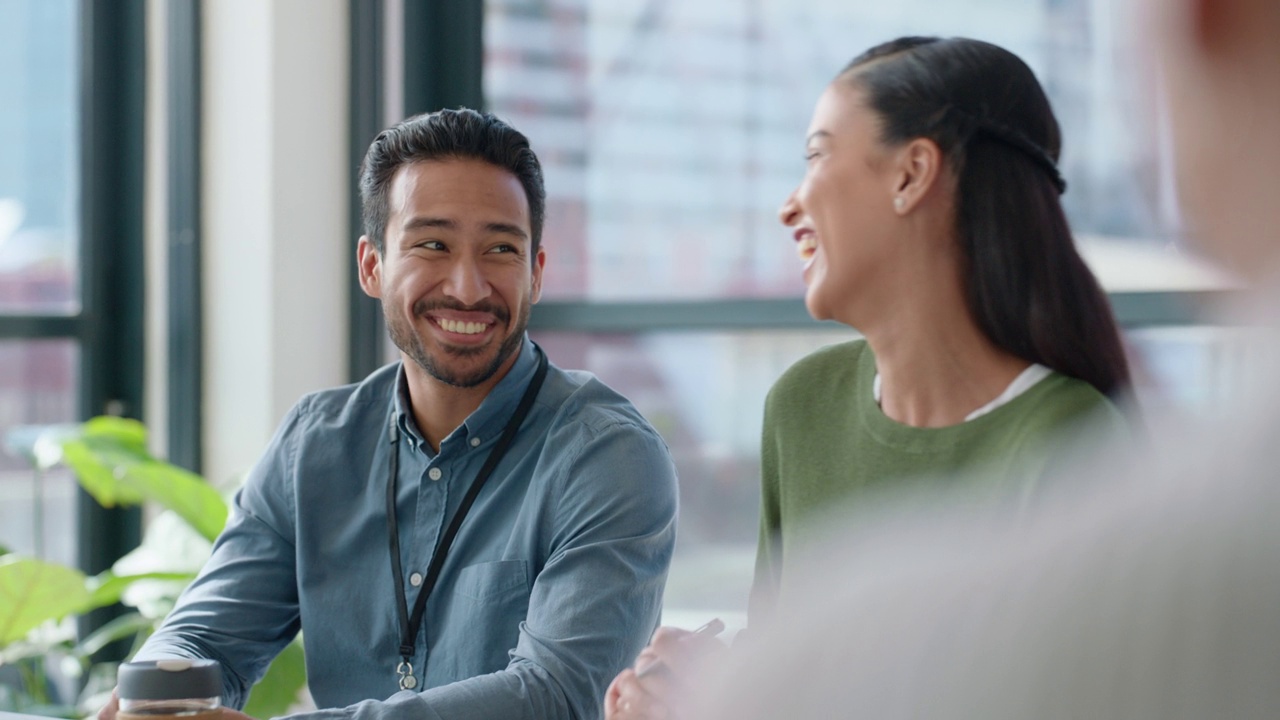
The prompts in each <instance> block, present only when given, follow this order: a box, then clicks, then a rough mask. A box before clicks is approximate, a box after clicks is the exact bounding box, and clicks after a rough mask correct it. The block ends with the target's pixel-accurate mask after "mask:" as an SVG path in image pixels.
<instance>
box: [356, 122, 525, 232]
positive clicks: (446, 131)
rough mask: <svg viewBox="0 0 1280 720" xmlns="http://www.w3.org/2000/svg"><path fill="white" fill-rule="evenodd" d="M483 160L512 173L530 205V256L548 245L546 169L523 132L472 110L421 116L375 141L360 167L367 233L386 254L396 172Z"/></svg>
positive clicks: (389, 130)
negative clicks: (384, 246)
mask: <svg viewBox="0 0 1280 720" xmlns="http://www.w3.org/2000/svg"><path fill="white" fill-rule="evenodd" d="M453 159H471V160H481V161H483V162H487V163H489V164H490V165H494V166H496V167H500V168H502V169H503V170H506V171H508V172H510V173H511V174H512V175H515V176H516V179H517V180H519V181H520V185H521V187H523V188H524V194H525V197H526V198H527V199H528V201H529V225H530V228H531V230H532V237H531V238H530V253H529V255H530V257H533V256H534V255H536V254H537V253H538V245H539V244H540V243H541V242H542V223H543V217H544V215H545V214H546V204H547V193H546V189H545V188H544V187H543V184H542V165H541V164H540V163H539V162H538V156H537V155H535V154H534V152H533V150H532V149H531V148H530V147H529V139H528V138H526V137H525V136H524V135H523V134H522V133H521V132H520V131H519V130H516V129H515V128H513V127H511V126H510V125H508V124H507V123H505V122H503V121H502V120H500V119H498V118H497V117H495V116H493V115H490V114H489V113H483V112H476V111H475V110H469V109H466V108H458V109H457V110H438V111H436V112H432V113H424V114H422V115H415V116H413V117H411V118H408V119H407V120H404V121H403V122H401V123H400V124H398V125H396V126H395V127H391V128H388V129H386V130H383V131H382V132H381V133H379V134H378V137H376V138H374V139H373V143H371V144H370V145H369V150H368V152H366V153H365V156H364V162H362V163H360V203H361V216H362V220H363V221H364V234H365V235H367V236H368V237H369V239H370V240H371V241H372V242H373V246H374V247H375V248H376V249H377V250H378V252H379V253H381V252H382V243H383V239H384V236H385V234H386V232H387V216H388V214H389V212H390V210H389V208H388V193H389V192H390V188H391V180H392V178H394V177H395V174H396V171H398V170H399V169H400V168H402V167H404V166H405V165H410V164H412V163H415V162H422V161H424V160H453Z"/></svg>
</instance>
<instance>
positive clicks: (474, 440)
mask: <svg viewBox="0 0 1280 720" xmlns="http://www.w3.org/2000/svg"><path fill="white" fill-rule="evenodd" d="M471 447H480V438H478V437H473V438H471Z"/></svg>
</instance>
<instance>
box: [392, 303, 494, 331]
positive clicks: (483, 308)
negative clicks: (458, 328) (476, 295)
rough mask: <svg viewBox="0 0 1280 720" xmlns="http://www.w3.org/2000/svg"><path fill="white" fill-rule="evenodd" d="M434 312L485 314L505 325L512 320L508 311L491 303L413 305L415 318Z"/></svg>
mask: <svg viewBox="0 0 1280 720" xmlns="http://www.w3.org/2000/svg"><path fill="white" fill-rule="evenodd" d="M432 310H453V311H456V312H483V313H489V314H490V315H492V316H494V317H495V318H497V319H498V320H499V321H500V322H501V323H502V324H503V325H506V324H507V322H508V321H509V320H510V319H511V314H510V313H508V312H507V309H506V308H504V307H502V306H500V305H494V304H493V303H491V302H484V301H481V302H478V303H476V304H474V305H463V304H462V303H460V302H456V301H451V300H419V301H417V302H415V303H414V304H413V314H414V317H422V316H424V315H426V314H427V313H429V312H431V311H432Z"/></svg>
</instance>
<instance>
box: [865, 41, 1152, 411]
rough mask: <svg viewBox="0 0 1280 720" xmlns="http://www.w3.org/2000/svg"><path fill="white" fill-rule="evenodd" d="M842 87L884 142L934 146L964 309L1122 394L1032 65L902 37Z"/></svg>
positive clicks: (1121, 365)
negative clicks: (947, 192) (950, 186)
mask: <svg viewBox="0 0 1280 720" xmlns="http://www.w3.org/2000/svg"><path fill="white" fill-rule="evenodd" d="M840 79H841V80H843V81H845V82H849V83H851V84H852V85H853V86H855V87H856V88H858V89H860V90H862V91H863V93H864V94H865V97H866V102H867V105H868V106H869V108H870V109H871V110H872V111H873V112H875V114H876V115H878V116H879V120H880V122H881V137H880V140H881V141H882V142H883V143H885V144H886V145H891V146H892V145H899V144H901V143H904V142H908V141H910V140H913V139H916V138H928V139H929V140H932V141H933V142H934V143H936V144H937V145H938V148H939V149H940V150H941V151H942V153H943V155H944V157H945V158H946V160H947V162H948V163H949V165H950V167H951V170H952V172H953V173H954V176H955V178H956V188H957V190H956V235H957V237H958V239H959V242H960V246H961V250H962V253H963V256H964V258H965V261H966V263H967V264H968V267H967V268H966V272H965V273H964V275H965V281H966V293H967V296H968V304H969V310H970V312H971V313H972V314H973V316H974V318H975V319H976V321H977V323H978V326H979V327H980V328H981V329H982V331H983V332H985V333H986V334H987V337H989V338H990V339H991V341H992V342H994V343H995V344H996V345H997V346H998V347H1000V348H1002V349H1004V350H1005V351H1007V352H1009V353H1012V354H1013V355H1016V356H1018V357H1020V358H1022V359H1024V360H1027V361H1030V362H1036V363H1040V364H1042V365H1045V366H1047V367H1050V368H1052V369H1054V370H1057V371H1058V372H1060V373H1063V374H1064V375H1070V376H1072V377H1075V378H1079V379H1081V380H1084V381H1086V382H1088V383H1090V384H1091V385H1093V386H1094V387H1095V388H1097V389H1098V390H1099V391H1101V392H1102V393H1104V394H1106V395H1109V396H1112V397H1116V396H1118V395H1120V394H1121V393H1123V392H1124V391H1126V390H1127V389H1128V385H1129V367H1128V363H1127V361H1126V360H1125V355H1124V348H1123V346H1122V344H1121V341H1120V334H1119V332H1118V331H1117V329H1116V322H1115V318H1114V316H1113V315H1112V313H1111V306H1110V303H1108V301H1107V297H1106V295H1105V294H1104V293H1103V292H1102V288H1101V286H1100V285H1099V284H1098V281H1097V279H1096V278H1094V276H1093V273H1092V272H1090V271H1089V268H1088V267H1087V266H1086V265H1085V263H1084V260H1083V259H1081V257H1080V254H1079V253H1078V252H1077V251H1076V247H1075V243H1074V242H1073V240H1072V236H1071V229H1070V227H1069V226H1068V225H1067V218H1066V215H1065V214H1064V213H1063V211H1062V204H1061V203H1060V202H1059V200H1058V196H1059V195H1060V194H1061V193H1062V192H1064V191H1065V190H1066V183H1065V182H1063V180H1062V176H1061V175H1060V174H1059V173H1058V166H1057V163H1058V157H1059V152H1060V150H1061V147H1062V138H1061V135H1060V133H1059V130H1058V122H1057V120H1056V119H1055V118H1054V116H1053V110H1052V108H1050V106H1049V99H1048V98H1047V97H1045V94H1044V90H1043V89H1042V88H1041V87H1040V83H1039V82H1037V81H1036V78H1035V75H1034V74H1033V73H1032V72H1031V68H1029V67H1027V65H1026V63H1024V62H1022V60H1020V59H1019V58H1018V57H1017V56H1016V55H1014V54H1013V53H1011V52H1009V51H1007V50H1004V49H1002V48H1000V47H997V46H995V45H992V44H990V43H985V42H981V41H978V40H969V39H966V38H947V39H940V38H923V37H905V38H899V39H897V40H894V41H892V42H888V43H885V44H883V45H878V46H876V47H874V48H871V49H870V50H868V51H866V52H865V53H863V54H862V55H859V56H858V57H857V58H855V59H854V60H853V62H851V63H849V65H848V66H847V67H846V68H845V69H844V70H843V71H842V72H841V74H840Z"/></svg>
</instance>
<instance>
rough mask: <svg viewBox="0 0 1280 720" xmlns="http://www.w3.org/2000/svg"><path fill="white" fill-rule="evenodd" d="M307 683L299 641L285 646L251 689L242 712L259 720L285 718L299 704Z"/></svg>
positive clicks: (305, 664)
mask: <svg viewBox="0 0 1280 720" xmlns="http://www.w3.org/2000/svg"><path fill="white" fill-rule="evenodd" d="M306 684H307V663H306V658H305V656H304V655H303V652H302V640H301V638H298V639H296V640H294V641H293V642H291V643H289V644H288V645H287V646H285V649H284V650H283V651H282V652H281V653H280V654H279V655H277V656H276V659H275V660H273V661H272V662H271V667H269V668H267V674H266V675H263V676H262V679H261V680H259V681H258V684H257V685H254V686H253V689H252V690H251V691H250V692H249V700H248V702H246V703H245V706H244V713H245V714H246V715H249V716H250V717H255V718H261V719H262V720H267V718H273V717H279V716H281V715H284V714H285V713H286V712H288V711H289V708H290V707H292V706H293V705H294V704H296V703H297V702H298V693H299V692H301V691H302V688H304V687H306Z"/></svg>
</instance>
